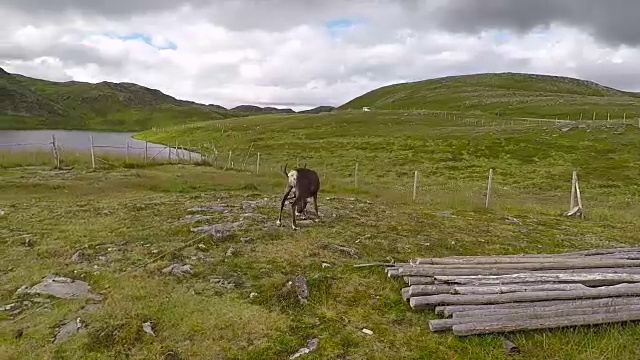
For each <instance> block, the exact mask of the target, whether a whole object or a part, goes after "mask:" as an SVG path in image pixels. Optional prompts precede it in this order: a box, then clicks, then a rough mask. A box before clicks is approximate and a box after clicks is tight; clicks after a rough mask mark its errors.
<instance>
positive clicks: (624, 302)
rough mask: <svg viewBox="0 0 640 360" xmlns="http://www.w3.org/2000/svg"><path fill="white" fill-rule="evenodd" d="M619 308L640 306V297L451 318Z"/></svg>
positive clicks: (466, 313)
mask: <svg viewBox="0 0 640 360" xmlns="http://www.w3.org/2000/svg"><path fill="white" fill-rule="evenodd" d="M618 306H640V297H635V296H634V297H619V298H604V299H589V300H575V301H571V300H569V301H566V303H563V304H558V305H553V306H535V303H533V305H532V306H531V307H524V308H512V309H494V310H471V311H461V312H454V313H453V314H452V315H451V316H453V318H455V319H458V318H470V317H486V316H496V315H506V314H526V313H532V312H541V311H558V310H567V309H585V308H586V309H600V308H607V307H618Z"/></svg>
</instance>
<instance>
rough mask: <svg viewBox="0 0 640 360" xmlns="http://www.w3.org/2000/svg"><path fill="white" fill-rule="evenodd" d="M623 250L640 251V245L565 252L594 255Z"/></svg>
mask: <svg viewBox="0 0 640 360" xmlns="http://www.w3.org/2000/svg"><path fill="white" fill-rule="evenodd" d="M623 252H640V247H625V248H612V249H593V250H580V251H573V252H568V253H564V254H565V255H583V256H593V255H606V254H613V253H623Z"/></svg>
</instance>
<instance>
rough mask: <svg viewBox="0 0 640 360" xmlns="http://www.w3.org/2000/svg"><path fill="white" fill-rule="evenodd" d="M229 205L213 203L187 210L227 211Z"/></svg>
mask: <svg viewBox="0 0 640 360" xmlns="http://www.w3.org/2000/svg"><path fill="white" fill-rule="evenodd" d="M227 211H229V206H228V205H226V204H213V205H206V206H202V207H195V208H191V209H189V210H187V212H227Z"/></svg>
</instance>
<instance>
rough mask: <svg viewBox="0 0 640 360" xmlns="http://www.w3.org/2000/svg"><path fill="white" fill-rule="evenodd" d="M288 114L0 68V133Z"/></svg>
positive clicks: (138, 126)
mask: <svg viewBox="0 0 640 360" xmlns="http://www.w3.org/2000/svg"><path fill="white" fill-rule="evenodd" d="M279 112H292V113H294V111H293V110H291V109H276V108H271V107H265V108H261V107H258V106H250V105H244V106H239V107H237V108H234V109H230V110H229V109H226V108H224V107H222V106H220V105H213V104H210V105H204V104H199V103H195V102H192V101H185V100H179V99H176V98H174V97H172V96H169V95H166V94H164V93H162V92H161V91H159V90H156V89H150V88H147V87H144V86H140V85H137V84H132V83H112V82H106V81H103V82H100V83H97V84H91V83H84V82H78V81H68V82H53V81H46V80H41V79H34V78H30V77H27V76H22V75H18V74H10V73H8V72H6V71H4V70H3V69H1V68H0V129H37V128H47V129H51V128H57V129H97V130H124V131H139V130H144V129H149V128H152V127H168V126H172V125H181V124H188V123H194V122H199V121H207V120H215V119H226V118H235V117H243V116H248V115H255V114H257V113H279Z"/></svg>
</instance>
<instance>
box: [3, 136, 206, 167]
mask: <svg viewBox="0 0 640 360" xmlns="http://www.w3.org/2000/svg"><path fill="white" fill-rule="evenodd" d="M133 134H135V133H131V132H100V131H85V130H0V151H1V150H11V151H20V150H26V151H29V150H31V151H33V150H51V149H52V147H51V143H52V136H55V138H56V144H57V145H58V147H59V148H60V149H61V151H62V153H64V152H76V153H77V152H87V153H88V152H89V151H90V150H91V141H90V137H91V136H92V137H93V147H94V153H95V154H96V156H97V155H99V154H104V153H112V154H122V155H124V154H126V153H127V151H128V153H129V156H131V157H140V158H142V157H143V156H144V152H145V142H144V141H140V140H136V139H134V138H132V137H131V136H132V135H133ZM127 142H128V143H129V147H128V150H127ZM168 150H169V148H168V147H166V146H164V145H160V144H153V143H148V146H147V158H148V159H151V158H152V157H154V156H155V159H158V158H162V159H167V158H168V157H169V151H168ZM178 155H179V156H180V157H181V158H183V159H188V158H189V151H186V150H181V149H179V150H178ZM171 157H172V158H175V157H176V152H175V149H172V150H171ZM191 158H192V159H193V160H194V161H196V160H199V159H200V155H199V154H197V153H191Z"/></svg>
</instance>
